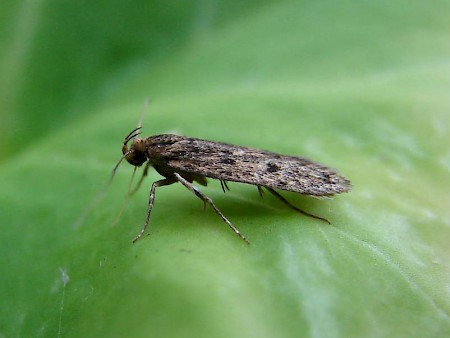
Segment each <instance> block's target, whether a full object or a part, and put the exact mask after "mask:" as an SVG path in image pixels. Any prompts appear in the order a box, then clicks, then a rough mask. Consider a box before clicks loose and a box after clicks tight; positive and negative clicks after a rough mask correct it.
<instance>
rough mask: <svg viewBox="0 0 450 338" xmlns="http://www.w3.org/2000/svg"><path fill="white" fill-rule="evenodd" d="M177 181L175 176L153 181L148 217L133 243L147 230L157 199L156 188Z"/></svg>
mask: <svg viewBox="0 0 450 338" xmlns="http://www.w3.org/2000/svg"><path fill="white" fill-rule="evenodd" d="M175 182H177V179H176V178H175V177H169V178H165V179H163V180H159V181H156V182H153V184H152V188H151V189H150V197H149V199H148V211H147V219H146V220H145V224H144V227H143V228H142V229H141V231H139V233H138V234H137V236H136V237H135V238H134V239H133V243H135V242H136V241H137V240H138V239H139V238H141V236H142V235H143V234H144V232H145V230H147V227H148V223H149V221H150V213H151V212H152V209H153V203H154V201H155V191H156V188H157V187H162V186H165V185H170V184H173V183H175Z"/></svg>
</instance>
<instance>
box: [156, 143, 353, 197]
mask: <svg viewBox="0 0 450 338" xmlns="http://www.w3.org/2000/svg"><path fill="white" fill-rule="evenodd" d="M164 153H165V155H166V156H164V157H165V159H164V161H165V162H166V163H167V164H168V165H169V166H170V167H172V168H174V169H178V170H181V171H186V172H189V173H195V174H197V175H202V176H206V177H210V178H215V179H220V180H223V181H233V182H242V183H248V184H253V185H259V186H263V187H269V188H274V189H282V190H287V191H293V192H298V193H301V194H306V195H313V196H332V195H334V194H338V193H342V192H346V191H348V190H350V188H351V184H350V181H349V180H347V179H346V178H344V177H343V176H341V175H339V174H338V173H337V172H336V171H335V170H334V169H331V168H328V167H326V166H323V165H321V164H319V163H316V162H313V161H311V160H308V159H306V158H301V157H295V156H285V155H279V154H276V153H272V152H268V151H264V150H259V149H252V148H247V147H239V146H234V145H230V144H226V143H220V142H211V141H206V140H200V139H192V138H180V139H179V140H178V141H177V142H174V143H172V144H171V145H169V146H168V147H167V148H166V149H165V151H164Z"/></svg>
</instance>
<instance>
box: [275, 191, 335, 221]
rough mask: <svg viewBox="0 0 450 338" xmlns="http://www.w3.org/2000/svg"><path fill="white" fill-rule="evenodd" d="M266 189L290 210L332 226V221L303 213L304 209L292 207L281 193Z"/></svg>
mask: <svg viewBox="0 0 450 338" xmlns="http://www.w3.org/2000/svg"><path fill="white" fill-rule="evenodd" d="M266 189H267V190H269V192H270V193H271V194H272V195H274V196H275V197H277V198H278V199H279V200H281V201H282V202H283V203H284V204H286V205H287V206H288V207H289V208H291V209H293V210H295V211H297V212H299V213H301V214H303V215H306V216H309V217H312V218H315V219H320V220H321V221H324V222H326V223H328V224H331V223H330V221H329V220H327V219H326V218H323V217H320V216H316V215H313V214H310V213H309V212H306V211H303V210H302V209H300V208H297V207H296V206H294V205H292V204H291V203H289V201H288V200H287V199H285V198H284V197H283V196H281V195H280V194H279V193H277V192H276V191H275V190H273V189H272V188H267V187H266Z"/></svg>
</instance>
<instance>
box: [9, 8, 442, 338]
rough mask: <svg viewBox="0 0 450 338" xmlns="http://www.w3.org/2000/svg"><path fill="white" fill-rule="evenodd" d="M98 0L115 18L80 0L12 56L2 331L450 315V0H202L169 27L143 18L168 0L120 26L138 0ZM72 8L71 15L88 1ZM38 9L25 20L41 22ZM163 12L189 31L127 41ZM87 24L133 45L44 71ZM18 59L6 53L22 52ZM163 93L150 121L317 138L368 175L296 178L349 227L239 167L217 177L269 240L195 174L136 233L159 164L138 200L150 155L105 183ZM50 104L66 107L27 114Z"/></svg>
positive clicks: (222, 329) (228, 331) (213, 329)
mask: <svg viewBox="0 0 450 338" xmlns="http://www.w3.org/2000/svg"><path fill="white" fill-rule="evenodd" d="M118 3H119V2H118ZM94 4H95V6H96V8H95V10H94V11H93V13H102V9H103V6H106V7H105V12H104V15H105V16H101V17H100V18H98V17H97V16H96V15H92V16H89V15H88V13H89V11H88V9H89V8H90V7H89V6H88V5H84V6H85V7H83V6H82V5H80V6H81V7H77V9H79V10H82V9H83V10H84V12H80V13H77V15H76V16H75V18H78V19H74V20H73V21H70V20H69V21H68V24H67V26H64V25H62V26H59V25H58V27H59V28H60V31H58V37H59V39H56V38H55V37H54V36H49V37H48V38H49V39H50V40H46V39H44V38H40V39H37V40H36V42H35V44H36V46H37V47H33V46H32V47H30V49H28V50H26V53H29V55H28V54H27V55H26V56H27V58H24V59H21V60H18V61H17V63H16V64H15V65H16V66H17V67H18V68H17V69H11V70H10V73H8V76H9V80H11V79H13V80H15V81H16V82H14V83H15V85H16V87H15V91H14V94H15V95H12V94H11V93H12V90H11V91H9V92H8V94H3V96H2V98H3V99H2V106H3V108H4V109H2V110H3V114H4V116H5V119H6V120H7V121H9V122H10V123H11V125H13V126H15V128H16V129H13V130H17V131H20V132H16V133H10V134H8V135H6V134H5V135H3V141H2V142H3V147H4V148H3V149H2V154H3V156H4V157H3V162H2V163H1V166H0V177H2V179H1V180H0V191H1V194H0V221H1V222H0V227H1V229H0V230H1V236H0V269H1V270H0V275H1V276H2V277H1V279H2V283H0V299H1V303H0V304H1V305H0V336H5V337H30V336H32V337H40V336H42V337H47V336H61V337H62V336H64V337H66V336H67V337H99V336H108V337H125V336H126V337H149V336H151V337H303V336H304V337H361V336H368V337H445V336H448V335H449V333H450V294H449V274H450V262H449V260H448V257H449V253H450V252H449V251H450V249H449V248H450V247H449V245H448V239H449V238H450V230H449V229H450V227H449V225H450V215H449V213H448V205H449V202H450V199H449V197H448V191H449V190H450V181H449V179H448V177H449V170H450V152H449V150H448V145H449V144H450V142H449V141H450V137H449V135H450V132H449V125H450V118H449V114H448V111H449V109H450V100H449V96H448V85H449V83H450V65H449V63H448V60H447V59H446V55H448V52H449V51H450V45H449V44H448V31H449V28H450V24H449V22H448V15H447V13H448V11H449V10H450V4H449V3H448V2H446V1H435V2H434V5H433V6H431V5H430V4H429V3H422V2H420V1H408V2H407V1H397V2H395V3H392V2H387V1H379V2H376V3H356V2H347V1H344V2H339V3H338V2H333V1H319V2H317V1H315V2H313V1H311V2H307V1H304V2H299V1H285V2H278V3H273V4H265V3H264V2H260V3H259V4H250V2H248V3H246V4H244V5H242V6H243V7H242V11H237V12H238V13H239V15H236V16H234V15H231V14H230V13H235V11H236V8H234V7H232V6H231V5H226V4H225V2H224V3H222V2H216V4H217V6H218V7H217V10H219V9H223V10H224V12H223V13H224V14H223V15H221V14H220V13H221V11H217V12H216V11H215V9H216V8H215V7H214V5H211V4H206V3H201V2H197V3H196V4H197V7H192V8H183V9H182V10H181V9H180V12H178V13H176V15H175V14H173V13H172V14H173V15H174V16H170V15H169V14H165V15H167V16H164V15H163V17H161V18H160V21H158V23H157V24H155V23H154V22H153V25H154V26H152V27H153V28H154V29H151V30H150V31H151V32H152V34H151V32H149V31H142V27H145V26H146V25H147V21H146V20H145V19H146V18H148V19H150V18H158V17H159V16H161V15H162V14H160V13H161V12H159V11H157V10H156V9H159V10H161V9H163V8H164V6H163V5H162V4H158V3H155V4H156V5H158V6H156V9H154V10H152V9H147V10H145V11H142V13H143V14H142V15H141V16H139V20H138V21H134V26H133V24H132V22H133V21H132V19H133V16H135V15H137V14H136V13H141V12H140V11H139V10H135V11H132V10H130V11H128V12H126V13H125V12H124V13H123V15H124V17H121V18H120V27H123V30H120V29H118V28H117V26H115V25H112V24H111V25H108V24H106V22H107V21H108V16H107V13H112V14H111V15H112V16H113V17H114V18H116V19H115V20H119V19H117V18H118V17H119V16H114V15H118V14H120V9H121V8H122V7H120V8H118V9H116V10H114V9H113V7H112V6H114V5H117V3H111V7H108V5H107V4H108V3H103V2H94ZM41 6H42V8H40V11H39V12H38V14H35V15H37V17H38V19H39V21H38V23H36V22H34V23H35V24H36V25H37V27H40V29H38V30H37V31H38V32H41V33H42V31H45V30H42V26H41V25H44V26H46V25H48V27H53V26H52V24H55V21H52V20H55V17H54V16H53V15H54V14H53V13H54V12H52V11H50V10H49V8H50V7H51V8H53V7H52V6H55V5H51V4H45V3H42V4H41ZM61 6H62V7H61V8H60V9H59V11H56V13H59V15H61V16H56V18H57V19H58V20H57V22H64V18H67V17H66V16H63V14H64V12H65V11H63V9H67V8H65V7H64V6H63V5H61ZM208 6H210V7H208ZM167 8H171V7H167ZM244 8H245V10H244ZM25 9H26V6H25V7H24V8H22V11H25ZM122 9H123V8H122ZM198 9H202V11H200V12H199V10H198ZM9 11H10V12H11V13H16V14H17V13H19V14H20V13H22V15H25V14H23V13H24V12H20V11H19V10H17V9H16V8H15V7H14V6H12V5H11V6H9ZM81 13H84V14H86V16H85V15H82V14H81ZM19 14H17V15H18V16H17V17H12V18H11V19H8V20H9V21H8V22H7V23H8V25H9V26H11V27H12V26H14V23H17V25H19V23H20V24H24V23H23V22H20V20H21V18H23V17H22V16H20V15H19ZM91 14H92V13H91ZM113 14H114V15H113ZM66 15H67V13H66ZM1 18H2V20H6V18H5V17H4V16H2V17H1ZM15 18H16V20H17V21H14V20H15ZM127 18H128V19H129V20H126V19H127ZM164 18H166V19H167V20H168V21H164ZM170 18H171V20H172V21H171V20H169V19H170ZM28 19H29V18H28ZM194 19H195V20H200V21H195V20H194ZM201 20H203V21H201ZM208 20H209V21H208ZM39 22H42V23H41V24H39ZM80 22H81V23H84V25H86V26H83V27H84V28H83V30H82V32H83V34H81V33H79V35H77V29H76V28H77V27H80V26H79V25H80ZM136 22H137V23H136ZM174 22H179V23H180V26H176V25H169V24H168V23H174ZM193 22H194V23H196V24H195V25H194V24H193ZM95 23H97V24H95ZM8 25H6V24H4V25H3V26H8ZM128 25H130V26H128ZM19 26H20V25H19ZM89 27H90V28H92V27H95V28H96V30H94V31H92V33H91V31H90V30H89V29H88V28H89ZM25 28H26V27H25ZM25 28H24V29H25ZM163 28H166V30H167V34H168V35H169V36H171V37H174V36H178V37H180V38H179V39H178V40H176V41H173V42H172V43H173V44H172V45H171V47H170V48H168V49H167V50H163V51H159V52H158V51H157V50H155V48H156V47H155V46H158V44H157V43H156V42H155V40H152V42H151V43H150V42H148V44H147V45H145V46H142V48H141V49H139V51H136V49H134V48H131V47H129V46H128V47H127V46H126V44H125V43H123V44H122V43H121V42H120V41H119V40H120V39H118V38H117V39H118V40H116V37H117V34H116V33H118V32H119V31H123V32H124V37H131V36H133V33H134V32H136V34H138V33H139V34H141V35H138V36H139V39H138V41H143V40H145V36H148V37H149V39H150V38H155V36H162V35H159V34H161V32H164V30H163ZM50 31H53V32H54V30H50ZM156 32H157V33H158V34H156ZM24 34H25V33H24ZM91 34H92V35H91ZM24 36H27V35H26V34H25V35H24ZM83 36H86V37H89V39H87V40H86V41H87V42H86V44H87V46H90V45H96V43H98V42H99V41H104V43H105V46H108V47H110V46H112V44H113V43H112V41H116V42H117V41H119V42H117V44H118V46H120V48H119V49H120V50H122V49H121V48H122V47H123V51H124V55H125V56H124V58H123V59H121V58H120V57H119V58H117V59H114V58H112V59H111V63H110V64H108V65H105V64H103V66H101V67H99V68H100V69H98V71H96V68H95V67H94V65H95V63H96V62H100V61H101V60H104V56H102V55H103V54H102V53H103V52H104V50H103V49H102V48H98V50H96V51H93V50H91V49H89V48H87V49H86V53H87V54H86V55H85V58H83V55H80V54H74V55H73V56H72V57H73V62H74V63H75V64H76V65H77V66H75V67H72V66H73V65H72V64H71V63H70V62H67V63H64V64H63V66H61V63H55V64H54V65H53V64H52V62H50V61H48V62H47V63H45V64H44V66H45V67H44V66H43V68H42V69H39V71H38V73H39V74H38V75H39V76H37V75H36V74H34V75H35V76H37V77H36V78H33V79H32V80H28V81H25V80H24V79H23V74H25V75H26V74H30V76H31V75H33V73H29V71H30V70H29V68H28V67H31V65H33V64H34V63H33V62H34V61H32V60H40V59H43V55H45V53H44V52H43V50H42V48H44V47H45V46H46V45H48V44H49V43H50V44H51V46H52V48H54V46H56V43H57V42H60V43H62V44H63V47H64V48H67V50H68V51H74V50H75V47H76V46H78V45H79V43H81V42H80V41H82V40H83V39H82V37H83ZM106 37H114V38H111V39H109V40H108V39H107V38H106ZM5 39H6V38H4V37H2V40H1V41H3V42H2V44H3V45H5V46H6V47H7V48H15V47H17V46H19V45H16V44H14V43H11V42H10V41H9V42H8V41H7V40H5ZM11 39H13V38H11ZM24 39H25V40H26V38H24ZM52 39H54V40H52ZM66 39H67V40H68V41H67V42H66V41H65V40H66ZM77 41H78V44H77ZM123 41H128V39H124V40H123ZM167 41H170V39H168V40H167ZM88 42H89V43H88ZM54 44H55V45H54ZM136 45H138V44H136ZM136 45H135V44H133V46H136ZM14 46H15V47H14ZM22 47H23V46H22ZM105 48H106V47H105ZM83 51H84V50H83ZM13 52H14V51H11V50H7V51H6V52H3V53H4V54H7V55H10V56H11V55H15V54H14V53H13ZM24 53H25V52H24ZM39 53H43V54H39ZM146 53H147V54H146ZM113 55H115V54H114V53H113ZM59 56H61V55H59ZM87 56H89V57H87ZM2 60H3V61H2V62H3V64H2V67H3V68H4V69H7V65H8V63H7V62H9V61H10V60H11V58H9V59H8V58H3V59H2ZM8 60H9V61H8ZM27 60H31V61H27ZM21 62H23V63H21ZM100 63H101V62H100ZM84 64H86V67H88V68H87V69H89V72H90V73H92V77H93V78H95V81H94V83H91V84H89V85H88V84H87V83H88V82H89V81H88V77H87V75H86V74H87V73H86V69H83V65H84ZM71 65H72V66H71ZM52 66H53V68H52ZM3 68H2V69H3ZM77 70H78V71H77ZM22 71H24V72H22ZM47 71H48V73H47ZM46 73H47V74H54V75H53V79H55V78H57V79H58V80H57V81H56V82H52V80H51V78H50V79H48V78H46V77H45V74H46ZM40 79H42V81H44V80H45V81H47V82H45V81H44V82H43V83H45V86H43V87H39V86H38V83H39V81H40ZM62 79H65V80H66V81H67V84H68V86H69V87H71V86H72V89H70V90H62V92H61V93H58V91H57V90H56V89H55V88H56V87H52V85H53V86H56V84H57V83H59V84H60V83H61V82H63V81H62ZM5 81H6V80H5ZM30 81H31V82H33V83H34V82H35V84H30ZM5 83H6V82H5ZM44 89H46V90H44ZM25 93H33V95H32V96H31V97H30V98H29V99H27V96H26V95H25ZM46 93H47V94H46ZM50 93H53V95H55V97H51V95H50ZM87 93H89V95H86V97H84V94H87ZM94 94H95V95H94ZM8 95H9V96H8ZM81 96H83V99H80V100H77V98H80V97H81ZM147 96H150V98H151V100H152V101H151V104H150V106H149V108H148V111H147V112H146V114H145V119H144V130H143V132H144V134H145V135H152V134H158V133H168V132H176V133H179V134H182V135H186V136H192V137H201V138H205V139H210V140H216V141H224V142H228V143H234V144H239V145H245V146H251V147H259V148H262V149H268V150H272V151H276V152H279V153H285V154H292V155H301V156H307V157H310V158H311V159H314V160H317V161H319V162H322V163H325V164H327V165H329V166H332V167H335V168H338V169H339V171H340V172H341V173H342V174H344V175H345V176H346V177H348V178H349V179H351V180H352V183H353V186H354V187H353V190H352V191H351V192H350V193H349V194H345V195H341V196H338V197H336V198H335V199H327V200H318V199H313V198H309V197H307V196H299V195H296V194H294V193H289V192H282V194H283V196H285V197H286V198H287V199H288V200H289V201H291V202H292V203H293V204H295V205H298V206H299V207H301V208H302V209H305V210H307V211H309V212H312V213H315V214H318V215H320V216H323V217H326V218H328V219H330V220H331V222H332V225H331V226H329V225H326V224H323V223H322V222H319V221H317V220H314V219H311V218H307V217H304V216H301V215H299V214H297V213H294V212H293V211H292V210H289V209H287V208H286V207H285V206H284V205H283V204H282V203H280V202H279V201H278V200H276V199H274V198H273V197H272V196H270V194H266V195H265V196H264V199H261V198H260V197H259V195H258V192H257V190H256V188H255V187H252V186H250V185H244V184H237V183H230V184H229V186H230V189H231V191H229V192H227V193H226V194H224V193H223V192H222V190H221V187H220V184H219V183H218V182H217V181H213V180H210V181H209V185H208V187H202V188H201V190H202V191H203V192H204V193H206V194H207V195H208V196H210V197H211V198H212V199H213V200H214V201H215V203H216V204H217V206H218V207H219V208H220V209H221V211H222V212H223V213H224V214H225V215H226V216H227V217H228V218H229V219H230V220H231V221H232V222H233V224H234V225H235V226H237V227H238V228H239V230H240V231H241V232H242V233H244V234H245V236H246V237H247V238H248V239H249V240H250V241H251V245H250V246H248V245H246V244H245V243H244V242H243V241H242V240H240V239H239V238H238V237H237V236H236V235H235V234H234V233H233V232H232V231H230V230H229V228H228V227H227V226H226V225H225V224H224V223H223V222H222V221H221V219H220V218H219V217H218V216H217V215H216V214H215V213H214V212H213V211H212V210H211V208H206V210H203V203H202V202H201V201H200V200H199V199H197V198H196V197H195V196H194V195H192V194H191V193H190V192H189V191H188V190H186V189H185V188H184V187H183V186H181V185H179V184H176V185H172V186H168V187H161V188H158V190H157V196H156V203H155V207H154V210H153V213H152V217H151V224H150V227H149V230H148V232H147V233H148V236H144V237H143V238H142V239H140V240H139V241H138V242H137V243H136V244H132V243H131V240H132V239H133V237H134V236H135V235H136V234H137V233H138V232H139V230H140V229H141V227H142V225H143V222H144V220H145V216H146V211H147V201H148V193H149V188H150V185H151V182H153V181H155V180H157V179H160V178H161V177H160V176H159V175H158V174H157V173H155V172H154V171H152V172H151V173H150V174H149V177H148V178H147V179H146V181H145V183H144V184H143V186H142V188H141V189H140V191H138V192H137V193H136V194H135V195H134V196H133V197H132V198H131V199H130V201H129V203H128V205H127V206H126V208H125V210H124V211H123V213H122V215H121V217H120V218H117V215H118V213H119V211H120V210H121V208H122V205H123V201H124V196H125V194H126V191H127V187H128V181H129V178H130V175H131V173H132V168H131V167H130V166H129V165H128V164H125V163H124V164H122V165H121V167H120V168H119V170H118V172H117V174H116V177H115V179H114V181H113V183H112V185H111V187H110V189H109V190H108V192H107V194H106V195H105V196H104V198H103V199H102V200H101V201H98V203H96V204H92V201H93V200H95V199H96V196H98V194H99V193H100V192H101V191H102V189H103V187H104V185H105V184H106V182H107V181H108V178H109V175H110V173H111V170H112V168H113V166H114V164H115V163H116V162H117V160H118V159H119V158H120V156H121V151H120V148H121V142H122V140H123V137H124V136H125V135H126V134H127V133H128V132H129V131H131V130H132V129H133V128H134V127H135V126H136V123H137V120H138V118H139V113H140V111H141V110H142V107H143V105H144V101H145V98H146V97H147ZM21 98H23V99H24V100H25V101H24V102H23V103H21V102H18V100H19V99H21ZM41 98H42V100H43V102H44V103H42V105H41V104H40V103H39V102H38V101H39V99H41ZM66 100H69V103H67V102H66ZM34 103H36V105H38V108H37V109H38V111H41V112H42V111H44V110H45V114H43V115H40V114H30V111H28V112H27V113H25V110H27V109H28V108H29V107H30V105H31V104H34ZM11 107H13V108H14V109H13V110H9V109H10V108H11ZM44 107H45V109H44ZM11 109H12V108H11ZM12 112H14V114H17V115H14V116H13V113H12ZM58 114H60V115H58ZM75 115H76V116H75ZM52 118H55V119H56V121H55V122H53V120H52ZM6 120H5V121H6ZM11 121H14V122H11ZM52 123H54V124H52ZM30 135H32V136H30ZM22 137H23V139H20V138H22ZM16 142H17V148H16V147H15V146H16ZM5 147H8V149H5ZM90 206H91V207H92V208H91V209H90V212H88V213H86V210H89V208H90Z"/></svg>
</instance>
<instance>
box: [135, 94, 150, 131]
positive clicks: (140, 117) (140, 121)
mask: <svg viewBox="0 0 450 338" xmlns="http://www.w3.org/2000/svg"><path fill="white" fill-rule="evenodd" d="M149 104H150V98H149V97H146V98H145V102H144V107H143V108H142V111H141V116H139V121H138V124H137V127H138V128H142V122H143V121H144V114H145V112H146V111H147V108H148V105H149Z"/></svg>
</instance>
